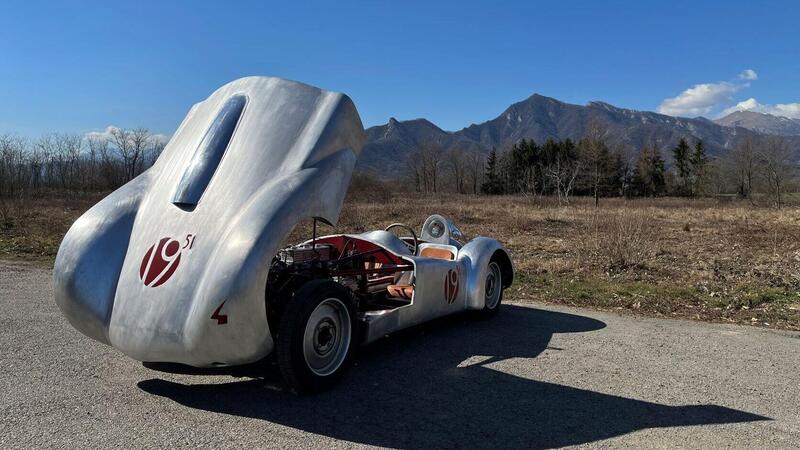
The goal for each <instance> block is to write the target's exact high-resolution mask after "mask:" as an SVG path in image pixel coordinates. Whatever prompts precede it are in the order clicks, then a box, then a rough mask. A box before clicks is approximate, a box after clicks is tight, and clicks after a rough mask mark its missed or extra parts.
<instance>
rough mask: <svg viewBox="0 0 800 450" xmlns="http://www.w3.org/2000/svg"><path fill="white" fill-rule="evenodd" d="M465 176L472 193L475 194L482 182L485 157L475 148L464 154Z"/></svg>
mask: <svg viewBox="0 0 800 450" xmlns="http://www.w3.org/2000/svg"><path fill="white" fill-rule="evenodd" d="M466 161H467V177H468V182H469V184H470V185H471V186H472V193H473V194H477V193H478V190H479V189H480V187H481V183H482V182H483V166H484V164H485V158H484V157H483V155H482V154H481V153H480V152H479V151H478V150H477V149H474V148H473V149H471V150H469V151H468V152H467V155H466Z"/></svg>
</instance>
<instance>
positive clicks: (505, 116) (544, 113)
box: [358, 94, 800, 177]
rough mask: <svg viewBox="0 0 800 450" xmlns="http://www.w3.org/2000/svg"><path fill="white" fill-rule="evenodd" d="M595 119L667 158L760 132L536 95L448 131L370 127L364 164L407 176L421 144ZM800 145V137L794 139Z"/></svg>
mask: <svg viewBox="0 0 800 450" xmlns="http://www.w3.org/2000/svg"><path fill="white" fill-rule="evenodd" d="M592 121H598V122H600V123H602V124H604V125H605V126H606V127H607V129H608V142H609V144H610V145H612V146H618V147H621V148H623V149H625V150H626V151H628V152H629V153H632V152H634V151H637V150H638V149H640V148H641V147H643V146H645V145H658V146H659V147H660V148H661V150H662V152H664V154H665V156H666V154H667V152H668V151H669V149H670V148H671V147H672V146H674V145H675V144H676V143H677V142H678V140H679V139H680V138H682V137H686V138H688V139H690V140H698V139H702V140H703V142H704V143H705V145H706V149H707V151H708V153H709V155H711V156H719V155H722V154H724V153H725V152H726V151H727V150H728V149H730V148H732V147H733V146H734V145H735V144H736V142H738V141H739V140H740V139H742V138H746V137H756V136H758V135H759V134H760V133H759V132H757V131H752V130H748V129H746V128H741V127H739V128H737V127H730V126H723V125H722V124H719V123H715V122H713V121H711V120H708V119H705V118H696V119H689V118H683V117H672V116H667V115H663V114H657V113H654V112H648V111H637V110H633V109H625V108H618V107H616V106H613V105H610V104H608V103H604V102H590V103H589V104H587V105H574V104H569V103H564V102H561V101H559V100H556V99H554V98H550V97H545V96H542V95H539V94H534V95H532V96H530V97H528V98H527V99H525V100H523V101H521V102H518V103H514V104H513V105H511V106H509V107H508V108H507V109H506V110H505V111H503V112H502V113H501V114H500V115H499V116H497V117H496V118H494V119H492V120H489V121H487V122H483V123H481V124H472V125H470V126H468V127H466V128H464V129H462V130H460V131H456V132H448V131H444V130H442V129H440V128H439V127H437V126H436V125H434V124H433V123H431V122H430V121H428V120H426V119H416V120H409V121H398V120H395V119H390V120H389V123H387V124H386V125H380V126H375V127H371V128H369V129H368V130H367V135H368V143H367V145H366V147H365V148H364V151H363V152H362V155H361V158H360V159H359V162H358V168H359V169H362V170H367V171H371V172H375V173H380V174H382V175H384V176H389V177H397V176H402V175H403V174H405V171H406V167H407V165H406V163H405V161H406V160H407V158H408V154H409V153H410V152H411V151H413V150H414V149H416V148H436V149H439V150H441V151H446V150H449V149H461V150H469V149H477V150H478V151H481V152H484V153H487V152H488V151H489V150H490V149H491V148H492V147H497V148H498V149H504V148H507V147H509V146H511V145H513V144H514V143H515V142H517V141H519V140H520V139H523V138H525V139H534V140H535V141H536V142H544V141H545V140H547V139H549V138H552V139H566V138H570V139H580V137H581V136H583V135H584V133H585V132H586V130H587V129H588V127H589V125H590V123H592ZM791 139H792V140H793V141H796V142H798V143H800V136H799V137H797V138H791Z"/></svg>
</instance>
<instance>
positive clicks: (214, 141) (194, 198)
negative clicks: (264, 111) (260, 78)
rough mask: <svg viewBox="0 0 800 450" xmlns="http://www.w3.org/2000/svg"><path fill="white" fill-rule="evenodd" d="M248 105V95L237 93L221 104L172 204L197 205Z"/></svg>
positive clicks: (182, 205) (184, 173)
mask: <svg viewBox="0 0 800 450" xmlns="http://www.w3.org/2000/svg"><path fill="white" fill-rule="evenodd" d="M245 104H247V97H245V96H244V95H235V96H233V97H231V98H230V99H228V101H227V102H225V104H224V105H223V106H222V108H221V109H220V111H219V113H217V116H216V117H215V118H214V121H213V122H212V123H211V126H210V127H209V129H208V131H207V132H206V134H205V136H204V137H203V140H202V141H200V145H199V146H198V147H197V150H196V151H195V153H194V156H193V157H192V161H191V162H190V163H189V166H188V167H187V168H186V171H185V172H183V177H181V182H180V184H178V190H177V191H176V192H175V198H173V200H172V203H174V204H175V205H177V206H180V207H181V208H184V209H192V208H194V207H195V206H197V202H199V201H200V198H201V197H202V196H203V192H205V190H206V187H208V183H209V182H210V181H211V177H212V176H214V172H215V171H216V170H217V166H219V162H220V161H222V156H223V155H224V154H225V150H226V149H227V148H228V144H230V142H231V139H232V138H233V133H234V131H235V130H236V125H237V124H238V123H239V118H240V117H242V112H243V111H244V106H245Z"/></svg>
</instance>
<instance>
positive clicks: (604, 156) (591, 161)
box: [578, 119, 611, 207]
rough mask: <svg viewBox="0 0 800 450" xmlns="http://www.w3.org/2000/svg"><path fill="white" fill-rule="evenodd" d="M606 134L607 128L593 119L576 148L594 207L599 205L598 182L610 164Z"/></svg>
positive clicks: (605, 173) (601, 179) (599, 182)
mask: <svg viewBox="0 0 800 450" xmlns="http://www.w3.org/2000/svg"><path fill="white" fill-rule="evenodd" d="M607 136H608V129H607V128H606V127H605V126H604V125H603V124H602V123H601V122H599V121H597V120H594V119H593V120H592V121H591V122H590V123H589V129H588V131H587V132H586V136H584V138H583V139H582V140H581V142H580V143H579V148H578V151H579V152H580V153H579V155H580V156H579V157H580V159H581V160H582V163H583V164H582V165H583V166H584V169H585V170H587V175H589V181H590V183H591V186H592V191H593V195H594V206H595V207H597V206H599V205H600V184H601V182H602V181H604V180H605V178H606V177H607V175H608V171H609V169H610V165H611V164H610V162H611V161H610V160H611V154H610V152H609V150H608V146H607V145H606V137H607Z"/></svg>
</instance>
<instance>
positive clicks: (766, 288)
mask: <svg viewBox="0 0 800 450" xmlns="http://www.w3.org/2000/svg"><path fill="white" fill-rule="evenodd" d="M98 199H99V198H98V197H85V198H72V199H70V200H69V201H67V200H63V199H60V200H53V199H39V200H34V201H27V202H25V204H24V207H21V208H16V209H14V208H8V207H6V211H11V212H10V213H8V212H6V213H5V215H6V217H10V219H8V218H7V219H4V221H3V223H2V224H0V256H5V257H23V258H34V259H37V260H41V261H51V260H52V257H53V256H54V255H55V251H56V249H57V245H58V242H59V241H60V239H61V237H62V236H63V233H64V232H66V230H67V228H68V227H69V224H70V223H71V222H72V221H73V220H74V219H75V218H76V217H77V216H78V215H80V212H81V211H83V210H84V209H86V208H87V207H88V206H90V205H91V204H92V203H94V202H95V201H97V200H98ZM434 213H440V214H445V215H447V216H449V217H451V218H452V219H453V220H454V221H455V222H456V223H457V224H458V225H459V227H460V228H461V229H462V231H463V232H464V233H465V234H466V235H467V237H468V238H469V237H474V236H477V235H485V236H493V237H496V238H498V239H500V240H501V241H502V242H503V243H504V244H505V245H506V246H507V248H508V249H509V251H510V252H511V254H512V258H513V259H514V263H515V265H516V269H517V272H518V274H519V277H518V280H517V282H516V283H515V285H514V286H513V287H512V291H511V292H510V293H509V294H510V295H509V297H510V298H512V299H515V300H525V299H533V300H537V301H543V302H554V303H568V304H575V305H582V306H591V307H596V308H604V309H621V310H623V311H630V312H637V313H645V314H651V315H652V314H655V315H666V316H675V317H687V318H695V319H702V320H712V321H725V322H737V323H752V324H759V325H763V326H767V324H768V326H770V327H779V328H788V329H800V296H798V291H800V209H797V208H787V209H783V210H780V211H778V210H774V209H768V208H758V207H754V206H752V205H750V204H747V203H738V202H731V201H728V202H724V203H717V202H715V201H713V200H685V199H640V200H625V199H607V200H602V201H601V206H600V208H595V207H594V205H593V204H592V203H591V201H590V200H589V199H586V200H583V199H577V200H576V201H574V202H573V204H572V205H570V206H568V207H563V206H558V205H556V204H554V203H553V202H552V201H551V200H549V199H538V200H534V199H531V198H522V197H475V196H458V195H437V196H424V195H419V194H394V195H391V196H389V197H388V200H387V199H386V198H385V196H384V195H383V194H382V195H381V196H380V197H379V198H377V199H370V198H364V197H355V198H354V197H351V199H350V200H348V202H347V203H346V204H345V206H344V208H343V211H342V214H341V219H340V222H339V224H338V227H337V231H340V232H361V231H366V230H371V229H376V228H383V227H385V226H386V225H387V224H389V223H392V222H404V223H407V224H409V225H411V226H413V227H414V228H419V227H420V226H421V225H422V222H423V221H424V220H425V218H426V217H427V216H428V215H429V214H434ZM319 232H320V233H324V234H328V233H331V232H333V230H332V229H330V228H327V227H321V229H320V231H319ZM309 236H310V225H309V224H308V223H304V224H302V225H301V226H299V227H298V228H297V229H296V230H295V231H294V232H293V233H292V236H291V237H290V239H291V240H292V241H300V240H303V239H306V238H308V237H309Z"/></svg>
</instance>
